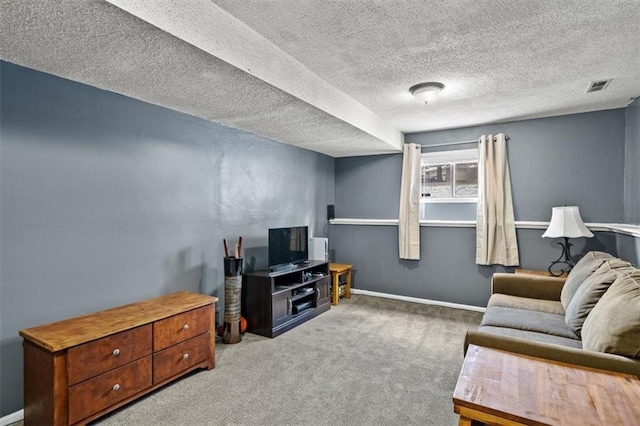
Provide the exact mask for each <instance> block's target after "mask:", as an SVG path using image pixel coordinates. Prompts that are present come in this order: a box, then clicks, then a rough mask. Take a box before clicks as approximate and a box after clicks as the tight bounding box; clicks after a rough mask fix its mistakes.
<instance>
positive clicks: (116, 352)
mask: <svg viewBox="0 0 640 426" xmlns="http://www.w3.org/2000/svg"><path fill="white" fill-rule="evenodd" d="M112 354H113V356H118V355H120V349H118V348H116V349H114V350H113V352H112Z"/></svg>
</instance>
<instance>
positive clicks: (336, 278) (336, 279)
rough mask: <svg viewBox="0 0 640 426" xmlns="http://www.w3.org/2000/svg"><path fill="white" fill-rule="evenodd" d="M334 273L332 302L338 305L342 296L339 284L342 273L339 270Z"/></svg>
mask: <svg viewBox="0 0 640 426" xmlns="http://www.w3.org/2000/svg"><path fill="white" fill-rule="evenodd" d="M331 275H333V297H332V298H331V299H332V300H331V304H332V305H337V304H338V299H339V298H340V288H339V286H338V284H340V282H339V281H340V275H339V274H338V273H337V272H332V273H331Z"/></svg>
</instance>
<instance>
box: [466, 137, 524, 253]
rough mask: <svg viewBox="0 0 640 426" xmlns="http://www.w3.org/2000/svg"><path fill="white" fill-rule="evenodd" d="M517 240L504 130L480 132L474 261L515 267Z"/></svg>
mask: <svg viewBox="0 0 640 426" xmlns="http://www.w3.org/2000/svg"><path fill="white" fill-rule="evenodd" d="M518 257H519V256H518V242H517V240H516V227H515V222H514V218H513V202H512V200H511V179H510V177H509V162H508V160H507V140H506V137H505V135H504V133H500V134H497V135H495V136H494V135H488V136H487V135H483V136H482V137H481V138H480V146H479V149H478V210H477V223H476V263H477V264H478V265H495V264H500V265H505V266H518V264H519V263H520V262H519V260H518Z"/></svg>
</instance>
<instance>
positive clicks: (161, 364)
mask: <svg viewBox="0 0 640 426" xmlns="http://www.w3.org/2000/svg"><path fill="white" fill-rule="evenodd" d="M210 341H211V333H205V334H202V335H200V336H198V337H194V338H193V339H190V340H187V341H186V342H182V343H179V344H177V345H175V346H172V347H170V348H168V349H165V350H163V351H160V352H158V353H155V354H153V384H154V385H155V384H158V383H160V382H162V381H164V380H166V379H168V378H170V377H172V376H175V375H176V374H179V373H180V372H182V371H184V370H186V369H187V368H189V367H193V366H194V365H196V364H199V363H201V362H202V361H205V360H207V359H210V358H211V357H213V354H212V353H211V351H210V347H209V343H210Z"/></svg>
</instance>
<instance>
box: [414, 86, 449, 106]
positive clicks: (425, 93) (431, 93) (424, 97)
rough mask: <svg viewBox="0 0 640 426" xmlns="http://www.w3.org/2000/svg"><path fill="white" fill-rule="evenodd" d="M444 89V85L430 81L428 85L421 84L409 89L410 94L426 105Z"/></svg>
mask: <svg viewBox="0 0 640 426" xmlns="http://www.w3.org/2000/svg"><path fill="white" fill-rule="evenodd" d="M442 89H444V84H442V83H437V82H435V81H430V82H428V83H420V84H416V85H415V86H411V88H409V92H411V94H412V95H413V96H414V97H415V98H416V99H417V100H419V101H420V102H424V103H425V104H426V103H428V102H431V101H432V100H433V99H434V98H435V97H436V95H437V94H438V93H440V92H441V91H442Z"/></svg>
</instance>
